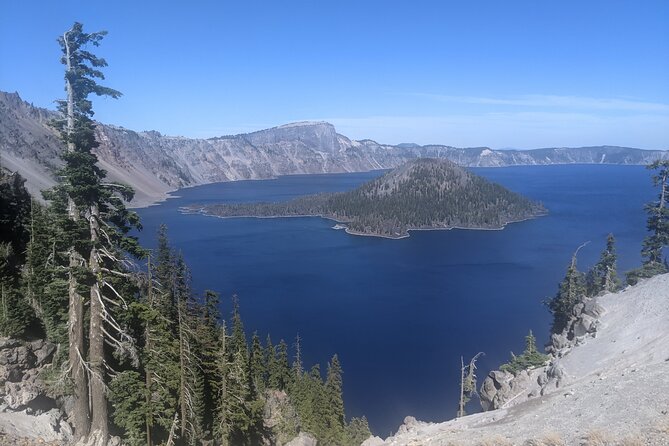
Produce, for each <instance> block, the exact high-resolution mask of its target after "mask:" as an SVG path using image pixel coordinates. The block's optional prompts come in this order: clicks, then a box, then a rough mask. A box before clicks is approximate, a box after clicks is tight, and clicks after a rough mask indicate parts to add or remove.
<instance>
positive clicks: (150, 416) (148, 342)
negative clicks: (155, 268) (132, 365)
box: [144, 254, 153, 446]
mask: <svg viewBox="0 0 669 446" xmlns="http://www.w3.org/2000/svg"><path fill="white" fill-rule="evenodd" d="M147 266H148V283H149V288H148V290H147V297H148V301H149V308H151V309H153V277H152V275H151V254H149V255H148V262H147ZM144 337H145V343H144V347H145V349H146V351H147V352H149V354H151V353H150V352H151V327H150V325H149V322H148V321H147V322H146V331H145V334H144ZM144 373H145V376H146V407H147V408H148V410H149V411H151V410H152V407H151V387H153V382H152V381H153V380H152V376H151V374H152V373H153V372H152V371H151V368H150V366H149V364H148V363H147V364H146V365H145V367H144ZM145 424H146V446H152V444H153V442H152V439H151V425H152V424H153V412H149V413H148V414H146V419H145Z"/></svg>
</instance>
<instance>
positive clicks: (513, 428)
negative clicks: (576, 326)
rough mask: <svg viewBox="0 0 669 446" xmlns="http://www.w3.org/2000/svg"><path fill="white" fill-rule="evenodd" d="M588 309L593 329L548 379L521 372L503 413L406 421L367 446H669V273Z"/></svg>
mask: <svg viewBox="0 0 669 446" xmlns="http://www.w3.org/2000/svg"><path fill="white" fill-rule="evenodd" d="M586 311H587V312H590V313H591V314H593V315H598V318H597V319H596V323H594V325H596V329H594V327H591V329H590V330H588V333H585V334H582V335H581V336H578V338H579V339H578V342H577V343H576V344H577V345H576V346H573V347H566V348H565V349H563V350H562V351H560V352H559V354H558V356H559V358H558V359H555V360H553V362H552V363H551V365H550V366H549V367H548V368H549V369H552V370H549V372H548V374H547V375H546V373H545V370H542V369H537V370H535V371H532V372H530V373H527V372H523V373H524V374H525V375H524V376H521V377H520V378H521V380H523V379H524V380H525V381H526V385H520V386H518V387H519V389H517V390H516V391H515V393H517V395H514V396H515V398H514V396H512V397H511V398H509V399H508V400H507V401H506V402H505V403H504V404H501V405H500V406H499V407H500V408H499V409H497V410H492V411H489V412H484V413H480V414H474V415H470V416H467V417H463V418H460V419H457V420H452V421H448V422H445V423H440V424H429V423H421V422H419V421H416V420H414V419H413V418H408V419H407V420H405V424H404V425H403V426H402V427H400V430H399V431H398V433H397V434H396V435H395V436H393V437H390V438H388V439H386V440H385V441H383V440H381V439H370V440H368V441H367V442H366V446H371V445H393V446H398V445H409V444H410V445H426V446H436V445H452V446H457V445H501V446H504V445H534V446H540V445H547V446H548V445H592V446H594V445H630V446H631V445H669V379H667V376H669V274H665V275H662V276H657V277H654V278H652V279H648V280H646V281H644V282H642V283H640V284H639V285H636V286H634V287H630V288H627V289H626V290H624V291H622V292H620V293H617V294H607V295H604V296H602V297H599V298H596V301H594V302H593V305H592V306H591V309H589V310H586ZM592 319H593V321H594V320H595V319H594V318H592ZM546 376H548V377H549V379H548V380H546ZM504 384H505V383H504V382H500V387H502V386H503V385H504ZM507 390H508V389H507ZM512 393H514V392H513V391H512V392H510V394H512Z"/></svg>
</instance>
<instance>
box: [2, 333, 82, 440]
mask: <svg viewBox="0 0 669 446" xmlns="http://www.w3.org/2000/svg"><path fill="white" fill-rule="evenodd" d="M55 350H56V347H55V346H54V345H53V344H50V343H49V342H46V341H44V340H36V341H31V342H27V341H19V340H16V339H9V338H0V444H12V443H11V442H10V440H11V439H13V438H14V439H16V438H32V439H36V440H37V439H39V440H41V442H44V441H63V440H64V441H67V440H70V439H71V436H72V428H71V427H70V425H69V424H68V422H67V421H66V419H65V418H66V413H67V410H68V409H67V408H68V404H69V399H68V398H55V397H53V396H52V395H50V394H49V391H48V390H47V386H45V384H44V382H43V375H44V373H45V372H46V371H47V370H48V369H49V367H51V359H52V357H53V354H54V352H55ZM3 441H7V443H4V442H3Z"/></svg>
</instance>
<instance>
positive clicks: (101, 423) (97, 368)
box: [88, 205, 109, 438]
mask: <svg viewBox="0 0 669 446" xmlns="http://www.w3.org/2000/svg"><path fill="white" fill-rule="evenodd" d="M90 212H91V215H90V219H89V224H90V228H91V244H92V248H91V256H90V260H89V268H90V270H91V273H92V274H93V275H94V276H95V282H94V283H93V285H91V322H90V328H89V334H88V336H89V339H90V341H89V342H90V347H89V348H90V350H89V360H90V368H91V382H90V384H91V386H90V387H91V411H92V412H93V419H92V422H91V432H95V433H96V434H97V435H99V436H100V437H102V438H107V435H108V433H109V427H108V414H107V395H106V392H105V389H106V385H105V376H106V373H105V334H104V327H103V324H104V308H103V303H102V294H101V290H100V275H101V273H102V271H101V269H100V264H99V262H98V250H97V247H96V246H97V243H98V230H99V228H98V224H99V223H98V219H99V218H100V212H99V209H98V206H97V205H92V206H91V209H90Z"/></svg>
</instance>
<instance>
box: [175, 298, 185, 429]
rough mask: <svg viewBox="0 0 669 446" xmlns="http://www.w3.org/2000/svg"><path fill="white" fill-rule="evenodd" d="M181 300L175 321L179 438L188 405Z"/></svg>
mask: <svg viewBox="0 0 669 446" xmlns="http://www.w3.org/2000/svg"><path fill="white" fill-rule="evenodd" d="M181 305H182V304H181V302H177V317H178V318H177V322H178V324H179V327H178V329H179V372H180V375H181V376H180V378H181V379H180V381H179V408H180V411H181V420H180V422H181V426H180V427H181V438H185V436H186V420H187V416H186V415H187V413H188V412H187V411H188V405H187V402H186V391H187V389H186V346H185V339H184V328H183V324H184V320H183V317H184V315H183V309H182V308H181Z"/></svg>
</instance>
